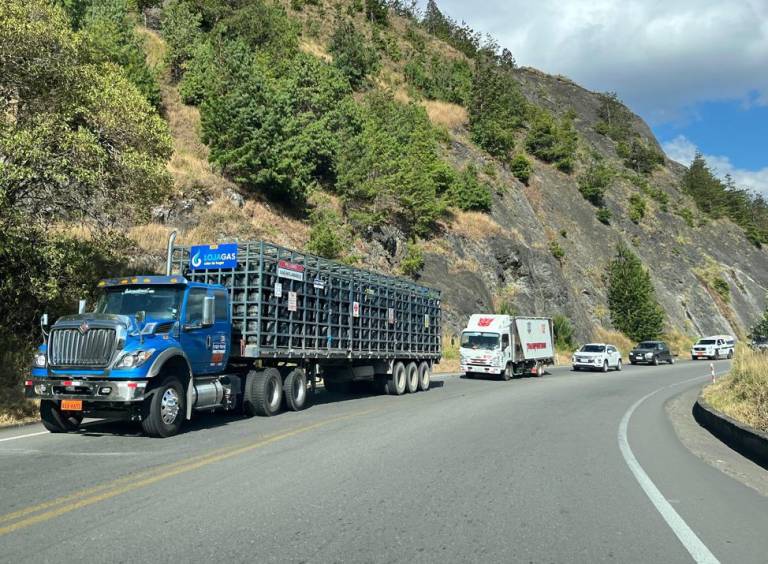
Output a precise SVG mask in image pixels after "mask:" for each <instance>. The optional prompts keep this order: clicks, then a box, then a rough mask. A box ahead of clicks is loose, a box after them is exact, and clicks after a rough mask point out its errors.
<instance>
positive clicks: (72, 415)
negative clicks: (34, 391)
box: [40, 400, 83, 433]
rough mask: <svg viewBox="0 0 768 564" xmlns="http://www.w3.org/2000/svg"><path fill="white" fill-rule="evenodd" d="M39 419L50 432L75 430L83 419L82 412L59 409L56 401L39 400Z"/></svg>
mask: <svg viewBox="0 0 768 564" xmlns="http://www.w3.org/2000/svg"><path fill="white" fill-rule="evenodd" d="M40 420H41V421H42V423H43V427H45V428H46V429H48V430H49V431H50V432H51V433H69V432H71V431H76V430H77V429H78V428H79V427H80V423H81V422H82V421H83V414H82V413H78V412H77V411H61V409H59V405H58V402H56V401H53V400H41V401H40Z"/></svg>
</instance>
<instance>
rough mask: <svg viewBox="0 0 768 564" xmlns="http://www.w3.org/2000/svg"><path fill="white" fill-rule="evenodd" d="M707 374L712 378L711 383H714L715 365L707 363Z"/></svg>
mask: <svg viewBox="0 0 768 564" xmlns="http://www.w3.org/2000/svg"><path fill="white" fill-rule="evenodd" d="M709 374H710V376H712V383H713V384H714V383H715V363H714V362H710V363H709Z"/></svg>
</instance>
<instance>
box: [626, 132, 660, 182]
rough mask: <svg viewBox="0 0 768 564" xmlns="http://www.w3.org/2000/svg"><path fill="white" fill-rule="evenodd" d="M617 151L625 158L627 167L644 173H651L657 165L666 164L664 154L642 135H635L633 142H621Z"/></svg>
mask: <svg viewBox="0 0 768 564" xmlns="http://www.w3.org/2000/svg"><path fill="white" fill-rule="evenodd" d="M616 153H617V154H618V155H619V156H620V157H621V158H622V159H624V165H625V166H626V167H627V168H630V169H632V170H634V171H635V172H640V173H642V174H650V173H651V172H653V171H654V169H655V168H656V167H657V166H659V165H662V164H664V155H663V154H662V153H661V152H659V150H658V149H656V148H655V147H654V146H652V144H651V143H650V142H648V141H645V140H641V139H640V137H635V138H634V139H632V141H631V142H621V143H619V144H618V146H617V147H616Z"/></svg>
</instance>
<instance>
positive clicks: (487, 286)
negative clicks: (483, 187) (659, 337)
mask: <svg viewBox="0 0 768 564" xmlns="http://www.w3.org/2000/svg"><path fill="white" fill-rule="evenodd" d="M517 76H518V79H519V82H520V84H521V87H522V89H523V92H524V93H525V95H526V96H527V97H528V98H529V99H531V100H532V101H534V102H535V103H537V104H539V105H542V106H544V107H546V108H548V109H550V110H551V111H553V112H555V113H557V114H562V113H563V112H565V111H567V110H568V109H570V108H572V109H574V110H575V112H576V115H577V117H576V121H575V123H576V127H577V130H578V132H579V136H580V144H581V147H580V150H587V151H596V152H598V153H600V154H601V155H602V156H603V157H604V158H605V159H607V160H608V161H609V162H611V163H612V164H613V165H614V166H615V167H616V168H617V169H621V161H620V160H619V159H618V157H617V155H616V148H615V143H614V142H613V141H612V140H611V139H610V138H608V137H605V136H603V135H601V134H599V133H597V132H596V131H595V124H596V123H597V121H598V113H597V112H598V109H599V107H600V103H601V102H600V98H599V96H598V95H597V94H595V93H592V92H589V91H587V90H585V89H583V88H581V87H580V86H578V85H576V84H574V83H573V82H571V81H569V80H567V79H563V78H559V77H553V76H549V75H546V74H543V73H541V72H539V71H536V70H532V69H520V70H518V71H517ZM633 128H634V130H635V131H636V132H637V133H638V134H639V135H640V136H642V137H644V138H645V139H646V140H647V141H648V142H650V143H653V144H655V145H656V146H657V147H658V142H657V140H656V139H655V138H654V136H653V134H652V132H651V130H650V128H649V127H648V126H647V125H646V124H645V123H644V122H643V121H642V120H641V119H640V118H639V117H637V116H634V122H633ZM467 138H468V134H467V132H465V131H454V136H453V141H452V144H451V147H450V157H451V159H452V160H453V161H454V162H455V163H456V164H457V165H458V166H464V165H466V164H469V163H475V164H476V165H478V166H482V165H483V164H484V163H485V162H487V160H488V157H487V155H484V154H483V153H482V152H480V151H478V150H477V149H476V148H475V147H474V145H472V144H471V143H470V142H468V141H467ZM577 172H578V171H577ZM684 172H685V169H684V167H682V166H681V165H679V164H677V163H675V162H672V161H667V162H666V163H665V164H664V165H663V166H661V167H659V168H657V169H656V171H655V172H654V173H653V174H652V175H651V176H649V177H648V180H649V181H650V184H651V185H652V186H653V187H654V188H657V189H660V190H662V191H663V192H664V193H665V194H667V196H668V198H669V204H668V205H667V206H666V207H667V209H668V211H664V210H663V208H664V206H661V205H659V204H658V203H657V202H656V201H654V200H653V199H652V198H650V197H647V196H646V197H645V200H646V202H647V203H646V206H647V210H646V214H645V217H644V218H643V219H642V220H641V221H639V222H638V224H635V223H633V222H632V221H631V220H630V219H629V216H628V206H629V198H630V196H631V195H633V194H639V193H640V189H638V188H637V187H636V186H635V185H634V184H632V183H631V182H629V181H628V180H624V179H617V180H615V181H614V182H613V184H612V186H611V187H610V189H609V190H608V191H607V193H606V198H605V200H606V206H607V207H608V209H609V210H610V211H611V213H612V216H613V217H612V219H611V221H610V225H604V224H602V223H600V222H599V221H598V220H597V218H596V215H595V212H596V208H595V207H594V206H592V205H591V204H590V203H589V202H587V201H586V200H585V199H584V198H583V197H582V196H581V194H580V193H579V191H578V186H577V182H576V174H571V175H567V174H564V173H562V172H560V171H558V170H556V169H555V168H554V167H551V166H549V165H547V164H544V163H541V162H538V161H534V174H533V175H532V177H531V179H530V181H529V185H528V186H524V185H523V184H521V183H520V182H519V181H517V180H516V179H515V178H514V177H513V176H512V175H511V174H510V173H509V172H508V171H507V170H505V169H504V168H503V167H499V169H498V171H497V176H496V178H495V179H493V183H494V184H495V185H496V186H497V188H498V189H499V191H500V194H497V195H496V196H495V199H494V205H493V211H492V218H493V220H494V221H495V222H496V223H497V224H498V226H499V227H500V228H501V229H500V231H499V232H494V233H492V234H488V235H487V236H477V235H475V236H466V235H462V234H460V233H456V232H454V231H452V230H451V229H449V230H448V231H447V232H446V233H445V234H444V235H443V236H442V238H441V242H442V245H441V247H442V251H441V252H439V253H436V252H428V253H427V254H426V257H425V258H426V261H425V262H426V264H425V268H424V271H423V273H422V277H421V279H420V281H421V282H423V283H425V284H429V285H433V286H435V287H438V288H441V289H442V290H443V292H444V308H445V310H446V313H445V325H446V327H448V328H449V329H450V330H451V331H453V332H455V331H458V330H460V329H461V327H462V326H463V324H464V323H465V321H466V318H467V317H468V315H469V314H470V313H474V312H479V311H489V310H492V308H493V307H494V301H495V299H497V298H498V296H500V295H502V294H503V295H506V296H507V297H508V298H509V299H510V301H511V302H512V304H513V305H514V309H515V310H516V311H517V312H519V313H520V314H527V315H554V314H556V313H562V314H564V315H566V316H568V317H569V318H570V319H571V320H572V322H573V323H574V325H575V327H576V329H577V337H578V338H579V339H582V340H584V339H589V338H590V337H591V333H592V330H593V328H594V327H595V326H597V325H602V326H610V315H609V313H608V307H607V296H606V285H605V280H604V274H605V271H606V266H607V264H608V262H609V261H610V260H611V258H612V257H613V255H614V253H615V247H616V243H618V242H619V241H623V242H625V243H626V244H628V245H629V246H630V247H631V248H632V249H633V250H634V252H635V253H636V254H637V255H638V256H640V258H641V259H642V260H643V261H644V263H645V264H646V266H647V267H648V268H649V270H650V273H651V277H652V280H653V284H654V287H655V288H656V293H657V297H658V299H659V301H660V303H661V304H662V306H663V308H664V310H665V311H666V314H667V320H668V329H669V330H676V331H680V332H682V333H686V334H688V335H690V336H694V337H695V336H699V335H707V334H715V333H731V334H735V335H742V336H743V335H744V334H745V333H746V331H747V330H748V328H749V326H750V325H751V324H753V323H754V321H755V320H756V318H757V317H759V316H760V315H761V313H762V309H763V307H764V305H765V293H766V286H768V253H766V251H764V250H760V249H758V248H756V247H755V246H754V245H752V244H751V243H750V242H749V241H748V240H747V239H746V237H745V236H744V234H743V232H742V230H741V229H740V228H739V227H737V226H735V225H734V224H732V223H731V222H730V221H726V220H718V221H711V220H705V218H702V217H700V218H698V219H697V221H702V222H703V225H701V226H696V227H690V226H689V225H688V224H687V223H686V222H685V221H684V220H683V218H682V217H680V216H679V215H677V214H676V213H675V212H679V211H680V210H682V209H683V208H688V209H690V210H692V211H695V210H696V206H695V203H694V202H693V201H692V200H691V199H690V197H689V196H687V195H686V194H684V193H682V192H681V190H680V187H679V186H680V180H681V177H682V175H683V173H684ZM552 242H555V243H556V244H557V245H558V246H559V247H560V248H561V249H562V250H563V251H564V256H563V257H562V258H561V259H560V260H557V259H556V258H555V257H554V256H553V254H552V252H550V245H551V244H553V243H552ZM713 265H714V266H713ZM707 266H709V267H710V268H715V269H716V270H719V272H720V276H721V278H723V279H724V280H725V281H727V283H728V286H729V287H730V300H729V301H728V302H727V303H726V302H725V301H724V300H722V299H721V298H720V297H719V296H718V295H717V294H716V293H715V292H713V291H712V290H711V289H709V288H708V287H707V284H706V282H705V279H704V278H703V277H702V275H701V274H700V272H701V269H704V268H707Z"/></svg>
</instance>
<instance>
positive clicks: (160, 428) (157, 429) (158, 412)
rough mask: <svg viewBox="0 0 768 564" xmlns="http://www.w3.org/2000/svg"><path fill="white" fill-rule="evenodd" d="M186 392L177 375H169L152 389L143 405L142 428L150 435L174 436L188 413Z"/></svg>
mask: <svg viewBox="0 0 768 564" xmlns="http://www.w3.org/2000/svg"><path fill="white" fill-rule="evenodd" d="M186 398H187V396H186V393H185V391H184V386H182V385H181V382H180V381H179V379H178V378H176V376H169V377H168V378H166V379H165V380H163V381H162V382H161V383H160V385H159V386H157V387H156V388H155V389H154V390H152V395H151V396H150V397H148V398H147V399H145V400H144V405H143V406H142V408H143V409H142V417H141V428H142V429H143V430H144V433H145V434H147V435H149V436H150V437H172V436H173V435H175V434H176V433H178V432H179V430H180V429H181V424H182V423H183V422H184V417H185V413H186Z"/></svg>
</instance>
